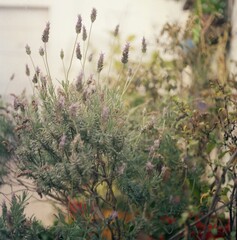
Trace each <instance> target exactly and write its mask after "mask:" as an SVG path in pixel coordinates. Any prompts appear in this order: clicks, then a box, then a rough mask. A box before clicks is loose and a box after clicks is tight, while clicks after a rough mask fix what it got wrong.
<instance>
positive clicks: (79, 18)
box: [76, 14, 82, 34]
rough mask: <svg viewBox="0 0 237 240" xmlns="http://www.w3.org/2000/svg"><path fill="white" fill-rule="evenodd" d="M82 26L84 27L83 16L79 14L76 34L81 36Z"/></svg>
mask: <svg viewBox="0 0 237 240" xmlns="http://www.w3.org/2000/svg"><path fill="white" fill-rule="evenodd" d="M81 26H82V18H81V15H80V14H79V15H78V16H77V24H76V33H77V34H79V33H80V32H81Z"/></svg>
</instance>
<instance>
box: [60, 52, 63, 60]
mask: <svg viewBox="0 0 237 240" xmlns="http://www.w3.org/2000/svg"><path fill="white" fill-rule="evenodd" d="M60 58H61V59H62V60H63V58H64V51H63V49H61V51H60Z"/></svg>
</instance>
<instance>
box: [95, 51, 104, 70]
mask: <svg viewBox="0 0 237 240" xmlns="http://www.w3.org/2000/svg"><path fill="white" fill-rule="evenodd" d="M103 66H104V53H101V54H100V57H99V60H98V64H97V72H98V73H100V72H101V71H102V69H103Z"/></svg>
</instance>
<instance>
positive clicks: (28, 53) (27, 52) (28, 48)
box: [25, 44, 31, 55]
mask: <svg viewBox="0 0 237 240" xmlns="http://www.w3.org/2000/svg"><path fill="white" fill-rule="evenodd" d="M25 48H26V54H27V55H30V54H31V50H30V46H29V45H28V44H26V46H25Z"/></svg>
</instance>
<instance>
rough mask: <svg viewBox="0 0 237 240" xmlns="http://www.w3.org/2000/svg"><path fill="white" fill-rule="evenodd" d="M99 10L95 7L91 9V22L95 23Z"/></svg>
mask: <svg viewBox="0 0 237 240" xmlns="http://www.w3.org/2000/svg"><path fill="white" fill-rule="evenodd" d="M96 16H97V10H96V9H95V8H93V9H92V11H91V22H92V23H93V22H94V21H95V20H96Z"/></svg>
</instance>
